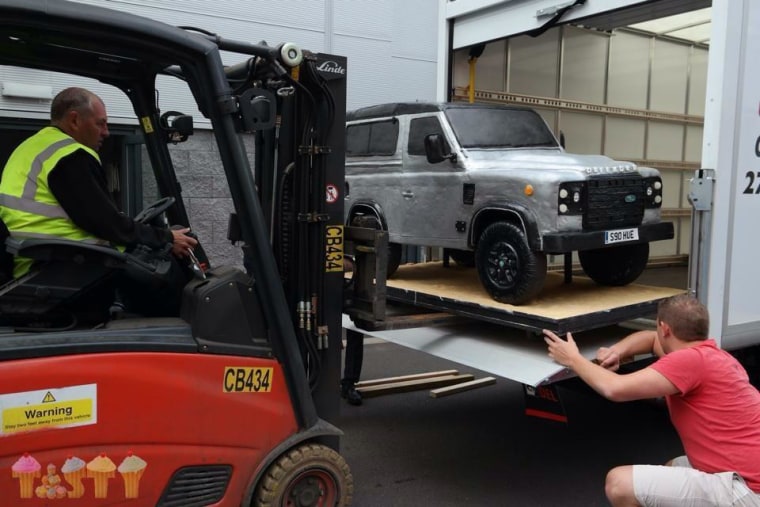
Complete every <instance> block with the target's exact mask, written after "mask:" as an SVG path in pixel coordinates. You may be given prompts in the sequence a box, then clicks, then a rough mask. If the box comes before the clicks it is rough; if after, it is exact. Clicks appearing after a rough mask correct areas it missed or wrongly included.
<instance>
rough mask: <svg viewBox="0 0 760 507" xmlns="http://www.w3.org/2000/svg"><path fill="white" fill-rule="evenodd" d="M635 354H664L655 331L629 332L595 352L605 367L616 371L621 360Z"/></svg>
mask: <svg viewBox="0 0 760 507" xmlns="http://www.w3.org/2000/svg"><path fill="white" fill-rule="evenodd" d="M637 354H654V355H656V356H657V357H661V356H663V355H664V352H663V350H662V346H661V345H660V341H659V340H658V339H657V331H648V330H647V331H637V332H635V333H631V334H629V335H628V336H626V337H625V338H623V339H622V340H620V341H619V342H617V343H616V344H615V345H612V346H611V347H601V348H600V349H599V351H598V352H597V354H596V359H597V360H598V361H599V364H601V365H602V366H604V367H605V368H607V369H609V370H612V371H616V370H617V369H618V367H619V366H620V361H621V360H623V359H628V358H631V357H633V356H635V355H637Z"/></svg>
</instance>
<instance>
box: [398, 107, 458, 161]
mask: <svg viewBox="0 0 760 507" xmlns="http://www.w3.org/2000/svg"><path fill="white" fill-rule="evenodd" d="M430 134H438V135H440V136H441V137H442V138H443V146H444V151H445V152H446V153H448V152H450V151H451V149H450V148H449V143H447V142H446V136H445V135H444V133H443V128H441V122H440V121H438V118H437V117H436V116H425V117H424V118H415V119H413V120H412V121H411V122H409V147H408V148H407V151H408V153H409V155H425V137H427V136H428V135H430Z"/></svg>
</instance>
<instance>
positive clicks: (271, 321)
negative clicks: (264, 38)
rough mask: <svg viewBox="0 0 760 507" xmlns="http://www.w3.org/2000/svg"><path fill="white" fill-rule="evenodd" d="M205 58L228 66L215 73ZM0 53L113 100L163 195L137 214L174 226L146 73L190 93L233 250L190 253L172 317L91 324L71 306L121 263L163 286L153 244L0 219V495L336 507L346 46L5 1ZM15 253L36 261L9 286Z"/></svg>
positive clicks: (173, 185) (161, 131)
mask: <svg viewBox="0 0 760 507" xmlns="http://www.w3.org/2000/svg"><path fill="white" fill-rule="evenodd" d="M222 51H224V52H225V57H227V56H230V55H234V56H235V57H238V58H239V59H240V63H237V64H233V65H224V64H223V63H222V58H221V55H220V52H222ZM0 65H3V66H10V67H18V68H27V69H38V70H44V71H54V72H62V73H66V74H69V75H74V76H82V77H86V78H91V79H95V80H98V81H100V82H102V83H106V84H108V85H112V86H113V87H115V88H117V89H118V90H120V91H122V92H123V93H124V94H125V95H126V97H127V98H128V99H129V101H130V103H131V105H132V107H133V109H134V114H135V116H136V117H137V119H138V124H139V126H138V127H135V130H136V131H138V130H139V133H140V134H141V135H142V143H144V148H143V152H144V153H147V158H148V160H149V163H150V166H151V168H152V173H153V175H154V176H155V180H156V183H157V189H158V192H159V193H160V199H159V200H157V201H156V202H154V203H153V204H151V205H149V206H148V207H147V208H146V209H145V210H144V211H143V212H142V213H140V214H139V215H137V216H136V218H137V219H139V220H141V221H144V222H146V223H151V224H155V223H161V224H165V225H166V224H175V225H180V226H185V227H186V226H189V225H190V222H189V218H188V213H187V209H186V203H185V202H184V201H183V196H182V193H181V188H180V184H179V182H178V177H177V173H176V172H175V169H174V167H173V164H172V157H171V151H170V145H173V144H176V143H178V142H182V141H185V140H186V139H188V136H190V135H191V134H192V132H193V120H192V117H191V116H189V115H186V114H182V113H181V112H177V111H164V112H163V113H162V112H161V108H160V106H161V104H160V98H161V97H160V95H159V94H158V89H159V88H160V87H159V86H158V85H157V80H158V79H160V80H165V79H176V80H179V81H180V82H184V83H186V85H187V87H188V88H189V90H190V92H191V95H192V97H193V98H194V100H195V103H196V105H197V108H198V111H200V112H201V114H202V115H203V116H204V117H205V118H207V119H208V121H209V122H210V125H211V127H212V129H213V137H214V140H215V142H216V149H217V150H218V153H219V156H220V159H221V162H222V165H223V170H224V177H225V180H226V184H227V188H228V189H229V194H230V196H231V200H232V202H233V205H234V212H233V213H231V214H230V217H229V227H228V231H227V237H228V239H229V240H230V241H231V242H232V243H233V244H234V245H237V246H239V247H240V250H241V252H242V254H241V255H242V266H236V265H223V264H221V265H215V264H214V262H213V259H210V258H209V256H208V255H207V254H206V253H205V252H204V250H203V248H202V247H200V244H199V247H198V248H196V249H195V256H196V257H197V259H196V260H195V261H194V263H193V264H194V265H193V266H192V268H193V272H194V274H195V276H193V277H192V280H191V281H190V282H188V283H187V285H186V286H185V287H184V291H183V294H182V309H181V313H180V316H179V317H172V318H156V317H145V316H141V315H135V314H128V313H126V314H125V313H118V312H114V313H111V314H109V316H108V318H105V319H103V320H102V321H99V322H92V321H91V320H89V319H86V318H81V316H79V315H78V314H77V312H78V307H77V303H78V301H80V300H81V298H82V295H83V294H92V293H93V291H97V290H98V289H99V287H102V285H103V284H104V283H107V282H108V281H109V280H113V277H115V276H118V275H119V274H120V273H124V272H127V273H129V274H130V275H132V276H138V277H142V279H144V280H146V281H149V282H150V281H155V282H156V283H160V282H161V281H162V280H163V277H165V276H166V273H167V261H166V252H167V251H166V250H164V251H162V252H151V251H145V250H142V249H134V250H133V251H121V250H120V249H114V248H110V247H105V246H99V245H92V244H85V243H82V242H73V241H68V240H57V239H56V240H52V239H40V238H24V239H20V238H17V237H12V236H9V235H8V233H7V230H6V231H5V234H3V236H5V237H3V238H1V239H2V245H3V246H4V248H2V249H0V257H2V258H1V259H0V270H2V271H3V272H4V273H5V275H6V276H5V279H4V280H3V282H2V285H0V443H2V445H1V446H0V503H1V504H2V505H9V506H25V505H29V506H42V505H46V506H47V505H72V506H96V505H97V506H99V505H117V504H118V505H135V506H159V507H172V506H177V507H179V506H181V507H196V506H197V507H200V506H206V505H214V506H246V507H247V506H256V507H265V506H294V507H307V506H344V505H349V504H350V502H351V497H352V492H353V479H352V476H351V472H350V469H349V466H348V464H347V463H346V461H345V460H344V459H343V457H342V456H341V455H340V454H339V452H338V450H339V439H340V435H341V431H340V430H339V429H338V428H337V427H335V426H334V425H333V424H331V423H330V422H328V421H330V420H333V421H334V420H335V418H336V416H337V413H338V409H339V401H340V400H339V380H340V365H341V360H340V353H341V352H340V351H341V338H342V336H341V335H342V328H341V313H342V305H343V297H342V292H343V284H344V282H343V280H344V274H343V256H344V250H343V240H344V227H343V201H342V199H340V198H335V191H336V190H337V189H342V188H343V174H344V173H343V171H344V151H345V148H344V143H345V135H344V132H345V130H344V124H345V100H346V75H345V69H346V61H345V58H342V57H340V56H335V55H326V54H319V53H312V52H309V51H305V50H302V49H301V48H299V47H298V46H296V45H294V44H291V43H287V44H282V45H278V46H270V45H268V44H266V43H264V42H259V43H250V42H245V41H237V40H228V39H225V38H223V37H221V36H219V35H217V34H214V33H211V32H208V31H205V30H202V29H199V28H193V27H174V26H169V25H167V24H163V23H160V22H156V21H153V20H150V19H147V18H143V17H139V16H135V15H131V14H128V13H124V12H118V11H114V10H110V9H105V8H100V7H96V6H91V5H86V4H82V3H72V2H68V1H65V0H55V1H50V0H3V2H2V3H1V4H0ZM246 136H252V137H253V139H254V143H255V156H254V157H253V163H251V162H250V161H249V159H248V156H247V155H246V150H245V145H244V137H246ZM331 190H332V193H331ZM203 239H204V238H203V237H200V238H199V241H201V242H202V241H203ZM14 255H22V256H24V257H28V258H31V259H33V260H34V264H33V267H32V269H31V271H30V272H29V273H28V274H26V275H24V276H22V277H20V278H17V279H13V277H12V276H10V275H9V274H8V271H7V265H8V263H9V262H12V260H13V256H14ZM62 321H63V322H64V324H61V322H62Z"/></svg>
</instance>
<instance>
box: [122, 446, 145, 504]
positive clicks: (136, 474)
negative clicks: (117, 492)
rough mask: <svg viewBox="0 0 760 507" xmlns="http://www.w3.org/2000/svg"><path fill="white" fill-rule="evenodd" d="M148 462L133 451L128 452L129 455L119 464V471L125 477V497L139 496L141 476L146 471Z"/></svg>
mask: <svg viewBox="0 0 760 507" xmlns="http://www.w3.org/2000/svg"><path fill="white" fill-rule="evenodd" d="M147 466H148V464H147V463H146V462H145V460H143V459H141V458H139V457H137V456H135V455H134V454H132V451H129V453H127V457H126V458H124V461H122V462H121V464H120V465H119V468H118V470H119V473H120V474H121V477H122V478H123V479H124V497H125V498H137V497H138V495H139V492H140V477H142V475H143V472H145V467H147Z"/></svg>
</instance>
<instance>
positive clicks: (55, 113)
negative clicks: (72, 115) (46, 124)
mask: <svg viewBox="0 0 760 507" xmlns="http://www.w3.org/2000/svg"><path fill="white" fill-rule="evenodd" d="M93 100H100V99H99V98H98V96H97V95H95V94H94V93H92V92H91V91H89V90H85V89H84V88H77V87H71V88H66V89H65V90H62V91H60V92H59V93H58V95H56V96H55V98H54V99H53V102H52V104H50V120H51V121H52V122H53V123H54V124H55V123H57V122H59V121H61V120H63V117H64V116H66V113H68V112H69V111H79V112H90V111H92V102H93Z"/></svg>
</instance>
